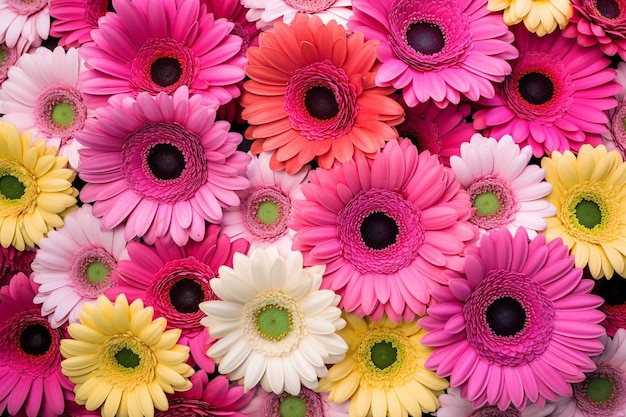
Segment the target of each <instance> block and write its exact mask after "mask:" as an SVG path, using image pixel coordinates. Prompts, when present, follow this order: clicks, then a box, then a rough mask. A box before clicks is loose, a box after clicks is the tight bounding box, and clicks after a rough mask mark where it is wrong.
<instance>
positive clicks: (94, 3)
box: [50, 0, 109, 48]
mask: <svg viewBox="0 0 626 417" xmlns="http://www.w3.org/2000/svg"><path fill="white" fill-rule="evenodd" d="M108 9H109V0H52V1H50V17H52V18H53V19H52V25H51V26H50V36H52V37H54V38H58V39H59V45H60V46H63V47H64V48H78V47H79V46H81V45H82V44H84V43H87V42H89V41H91V40H92V39H91V30H92V29H97V28H98V20H99V19H100V18H101V17H102V16H104V15H105V14H106V12H107V10H108Z"/></svg>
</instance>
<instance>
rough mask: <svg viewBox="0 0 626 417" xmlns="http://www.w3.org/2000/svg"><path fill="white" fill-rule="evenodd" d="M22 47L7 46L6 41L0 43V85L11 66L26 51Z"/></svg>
mask: <svg viewBox="0 0 626 417" xmlns="http://www.w3.org/2000/svg"><path fill="white" fill-rule="evenodd" d="M24 49H25V48H24V46H22V45H18V46H14V47H13V48H9V47H8V46H7V44H6V43H0V85H1V84H2V83H3V82H4V80H6V79H7V76H8V75H9V70H10V69H11V67H13V66H14V65H15V64H16V63H17V60H18V59H19V58H20V56H22V54H24V52H26V51H25V50H24Z"/></svg>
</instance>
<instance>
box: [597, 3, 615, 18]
mask: <svg viewBox="0 0 626 417" xmlns="http://www.w3.org/2000/svg"><path fill="white" fill-rule="evenodd" d="M596 10H597V11H598V13H600V14H601V15H602V16H603V17H606V18H607V19H615V18H617V17H619V15H620V9H619V3H618V2H617V1H615V0H596Z"/></svg>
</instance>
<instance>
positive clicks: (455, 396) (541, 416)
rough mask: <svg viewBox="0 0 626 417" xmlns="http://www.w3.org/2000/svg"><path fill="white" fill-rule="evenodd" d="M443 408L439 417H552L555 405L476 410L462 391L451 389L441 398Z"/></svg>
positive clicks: (491, 407)
mask: <svg viewBox="0 0 626 417" xmlns="http://www.w3.org/2000/svg"><path fill="white" fill-rule="evenodd" d="M439 402H440V403H441V407H439V409H438V410H437V413H436V415H437V417H549V416H552V414H550V413H552V412H553V411H554V405H551V404H547V405H545V406H544V407H542V408H539V407H537V406H536V405H535V404H528V405H526V407H524V409H523V410H518V409H516V408H515V407H509V408H508V409H506V410H505V411H502V410H500V409H498V408H497V407H495V406H493V405H485V406H483V407H480V408H479V409H476V408H474V406H473V405H472V402H471V401H468V400H467V399H465V398H463V396H462V395H461V390H460V389H458V388H456V387H450V388H448V389H447V390H446V393H445V394H442V395H440V396H439Z"/></svg>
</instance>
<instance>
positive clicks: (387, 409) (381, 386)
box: [317, 313, 448, 417]
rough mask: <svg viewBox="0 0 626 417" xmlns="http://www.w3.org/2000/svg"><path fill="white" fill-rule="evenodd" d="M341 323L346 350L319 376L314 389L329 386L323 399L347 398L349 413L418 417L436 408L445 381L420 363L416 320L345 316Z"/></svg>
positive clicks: (424, 352)
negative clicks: (374, 320) (323, 376)
mask: <svg viewBox="0 0 626 417" xmlns="http://www.w3.org/2000/svg"><path fill="white" fill-rule="evenodd" d="M345 319H346V322H347V326H346V327H345V328H343V329H342V330H339V331H338V334H339V335H340V336H341V337H342V338H343V339H344V340H345V341H346V343H347V344H348V353H347V354H346V357H345V359H344V360H342V361H341V362H339V363H337V364H335V365H333V366H332V367H331V368H330V370H329V373H328V376H327V377H325V378H322V379H321V380H320V383H319V387H318V389H317V391H319V392H325V391H329V396H328V398H329V400H330V401H334V402H339V403H341V402H344V401H347V400H350V411H349V416H350V417H365V416H374V417H385V416H392V417H405V416H407V415H408V414H409V413H410V414H411V415H413V416H421V415H422V412H425V413H429V412H433V411H435V410H436V409H437V408H438V407H439V400H438V396H439V395H440V394H441V393H442V392H443V390H444V389H446V388H447V387H448V381H447V380H446V379H444V378H440V377H438V376H437V375H436V374H435V373H434V372H432V371H429V370H427V369H425V368H424V362H425V361H426V359H428V357H429V356H430V353H431V349H430V348H428V347H426V346H423V345H422V343H421V339H422V337H423V336H424V335H425V334H426V331H425V330H423V329H422V328H421V327H420V326H419V325H418V324H417V321H412V322H406V321H405V322H401V323H394V322H392V321H391V320H389V318H388V317H386V316H385V317H383V319H382V320H380V321H378V322H373V321H371V320H370V319H368V318H361V317H358V316H356V315H354V314H350V313H347V314H346V315H345Z"/></svg>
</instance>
